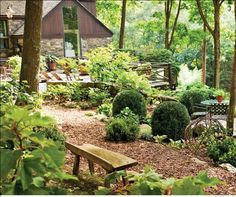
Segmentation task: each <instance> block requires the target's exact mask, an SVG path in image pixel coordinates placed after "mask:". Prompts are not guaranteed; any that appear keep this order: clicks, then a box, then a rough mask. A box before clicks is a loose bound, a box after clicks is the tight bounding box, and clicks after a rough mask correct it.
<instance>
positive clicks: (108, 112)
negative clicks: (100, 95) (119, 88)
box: [97, 103, 112, 117]
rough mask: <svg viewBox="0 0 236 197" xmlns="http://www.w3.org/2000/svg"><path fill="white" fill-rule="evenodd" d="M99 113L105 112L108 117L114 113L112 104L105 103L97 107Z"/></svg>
mask: <svg viewBox="0 0 236 197" xmlns="http://www.w3.org/2000/svg"><path fill="white" fill-rule="evenodd" d="M97 111H98V113H99V114H104V115H106V116H107V117H110V116H111V115H112V104H110V103H103V104H101V105H100V106H99V107H98V109H97Z"/></svg>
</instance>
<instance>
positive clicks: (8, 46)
mask: <svg viewBox="0 0 236 197" xmlns="http://www.w3.org/2000/svg"><path fill="white" fill-rule="evenodd" d="M2 22H3V24H4V22H5V25H3V28H4V26H5V28H6V29H3V30H4V31H5V35H4V34H3V36H1V35H0V40H3V45H6V46H5V47H3V48H2V47H1V46H0V50H8V49H9V48H10V35H9V24H8V20H7V19H0V23H2ZM3 33H4V32H3ZM4 42H5V43H4Z"/></svg>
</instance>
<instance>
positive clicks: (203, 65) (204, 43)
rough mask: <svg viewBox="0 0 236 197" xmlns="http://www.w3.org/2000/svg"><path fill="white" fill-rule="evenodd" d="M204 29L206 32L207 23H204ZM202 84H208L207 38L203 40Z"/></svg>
mask: <svg viewBox="0 0 236 197" xmlns="http://www.w3.org/2000/svg"><path fill="white" fill-rule="evenodd" d="M203 31H204V33H206V25H205V24H203ZM202 84H203V85H205V84H206V38H204V39H203V42H202Z"/></svg>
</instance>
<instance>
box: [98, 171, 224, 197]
mask: <svg viewBox="0 0 236 197" xmlns="http://www.w3.org/2000/svg"><path fill="white" fill-rule="evenodd" d="M120 176H125V174H124V172H122V171H121V172H114V173H113V174H111V175H110V176H109V177H108V178H109V180H110V182H111V183H114V181H115V180H117V179H118V178H119V177H120ZM126 178H127V179H129V180H132V182H133V183H132V184H128V185H126V186H124V187H119V188H116V187H115V188H114V189H112V188H105V187H100V188H99V190H98V191H96V192H95V194H100V195H107V194H110V195H111V194H113V195H114V194H122V195H127V194H129V195H203V194H205V192H204V189H206V188H207V187H216V185H217V184H220V183H222V182H221V181H219V180H218V179H217V178H209V177H208V176H207V173H206V172H205V171H202V172H199V173H198V174H197V175H196V176H193V177H192V176H187V177H184V178H182V179H174V178H167V179H164V178H162V176H161V175H159V174H157V173H156V172H155V171H154V170H153V169H151V168H150V167H145V169H144V172H143V173H134V174H131V175H128V176H126Z"/></svg>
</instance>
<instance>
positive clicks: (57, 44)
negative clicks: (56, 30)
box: [41, 38, 64, 57]
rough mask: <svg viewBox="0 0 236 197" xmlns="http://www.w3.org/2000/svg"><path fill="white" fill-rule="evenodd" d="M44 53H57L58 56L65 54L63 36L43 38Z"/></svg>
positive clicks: (42, 47)
mask: <svg viewBox="0 0 236 197" xmlns="http://www.w3.org/2000/svg"><path fill="white" fill-rule="evenodd" d="M41 53H42V55H49V54H50V55H55V56H57V57H63V56H64V46H63V38H59V39H57V38H53V39H42V40H41Z"/></svg>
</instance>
